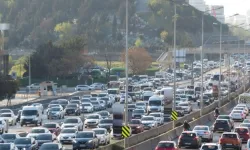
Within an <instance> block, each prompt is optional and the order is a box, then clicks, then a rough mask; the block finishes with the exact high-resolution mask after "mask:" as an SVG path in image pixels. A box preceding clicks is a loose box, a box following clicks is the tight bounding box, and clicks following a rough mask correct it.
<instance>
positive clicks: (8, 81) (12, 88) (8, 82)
mask: <svg viewBox="0 0 250 150" xmlns="http://www.w3.org/2000/svg"><path fill="white" fill-rule="evenodd" d="M17 90H18V82H17V81H16V80H14V79H13V78H12V77H11V76H3V75H2V74H0V100H3V99H5V98H7V100H8V101H7V106H8V105H11V99H12V98H13V97H14V95H15V94H16V92H17Z"/></svg>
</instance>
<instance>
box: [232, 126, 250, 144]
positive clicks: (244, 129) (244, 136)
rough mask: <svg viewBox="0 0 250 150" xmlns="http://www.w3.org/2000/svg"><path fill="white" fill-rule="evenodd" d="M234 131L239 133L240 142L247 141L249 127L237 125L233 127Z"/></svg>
mask: <svg viewBox="0 0 250 150" xmlns="http://www.w3.org/2000/svg"><path fill="white" fill-rule="evenodd" d="M234 132H236V133H238V134H239V136H240V138H241V141H242V142H247V140H248V139H249V138H250V136H249V129H248V128H247V127H237V128H235V129H234Z"/></svg>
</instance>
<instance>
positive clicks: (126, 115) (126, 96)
mask: <svg viewBox="0 0 250 150" xmlns="http://www.w3.org/2000/svg"><path fill="white" fill-rule="evenodd" d="M124 114H125V125H126V126H127V125H128V0H126V87H125V113H124ZM126 145H127V140H126V138H125V139H124V149H125V148H126Z"/></svg>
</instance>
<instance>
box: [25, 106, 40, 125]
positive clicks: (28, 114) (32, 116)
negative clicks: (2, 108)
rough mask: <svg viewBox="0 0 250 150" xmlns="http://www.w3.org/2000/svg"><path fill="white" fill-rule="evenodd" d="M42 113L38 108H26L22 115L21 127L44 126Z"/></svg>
mask: <svg viewBox="0 0 250 150" xmlns="http://www.w3.org/2000/svg"><path fill="white" fill-rule="evenodd" d="M42 115H43V114H42V111H41V109H39V108H38V107H36V106H24V107H23V109H22V113H21V118H20V125H21V127H22V126H23V125H28V124H35V125H36V126H38V124H40V125H42V117H43V116H42Z"/></svg>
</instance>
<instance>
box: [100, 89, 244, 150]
mask: <svg viewBox="0 0 250 150" xmlns="http://www.w3.org/2000/svg"><path fill="white" fill-rule="evenodd" d="M246 87H247V88H249V84H248V85H247V86H246ZM247 88H246V89H247ZM243 92H244V88H243V87H241V88H240V89H239V90H237V91H236V92H235V93H234V92H233V93H231V94H230V95H229V96H230V101H228V97H225V98H223V99H222V100H221V104H222V107H221V108H220V111H221V112H226V111H227V110H229V109H230V108H232V107H233V106H235V104H237V98H235V99H232V98H233V97H235V94H237V95H239V94H241V93H243ZM217 106H218V101H215V102H214V103H212V104H210V105H208V106H206V107H204V109H203V116H201V117H200V111H196V112H193V113H191V114H189V115H186V116H184V117H182V118H180V119H178V120H177V121H175V126H176V125H182V124H183V122H184V121H185V120H187V121H191V122H190V125H191V126H192V127H194V126H195V125H199V124H200V125H201V124H204V123H206V122H208V121H214V116H213V115H214V113H213V111H214V109H215V108H216V107H217ZM192 120H193V121H192ZM172 124H173V122H169V123H167V124H165V125H163V126H161V127H158V128H155V129H152V130H150V131H145V132H143V133H140V134H138V135H134V136H132V137H129V138H128V139H127V140H128V142H127V146H126V147H128V148H126V149H127V150H138V149H149V147H150V148H151V149H154V147H152V145H154V146H155V145H156V144H157V143H158V142H159V141H161V140H163V139H164V140H171V139H175V138H176V137H177V136H179V135H180V134H181V132H182V130H183V127H182V126H179V127H177V126H176V127H175V128H174V129H173V128H172ZM121 141H123V142H124V140H121ZM121 141H119V143H118V144H121ZM156 142H157V143H156ZM116 144H117V143H114V144H111V145H107V146H104V147H101V148H98V150H113V149H112V147H114V145H116ZM123 144H124V143H123ZM134 144H136V145H134ZM112 145H113V146H112ZM114 150H115V149H114Z"/></svg>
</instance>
